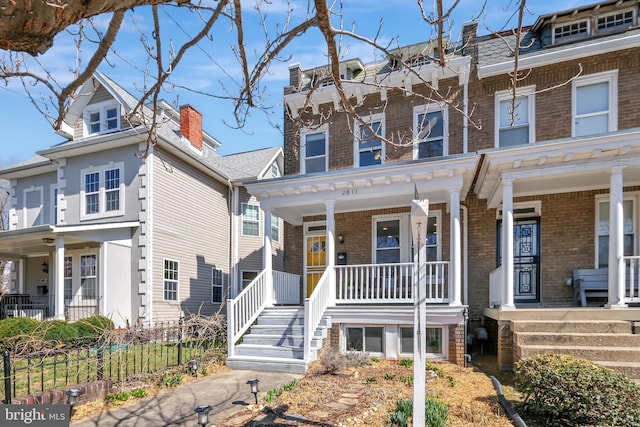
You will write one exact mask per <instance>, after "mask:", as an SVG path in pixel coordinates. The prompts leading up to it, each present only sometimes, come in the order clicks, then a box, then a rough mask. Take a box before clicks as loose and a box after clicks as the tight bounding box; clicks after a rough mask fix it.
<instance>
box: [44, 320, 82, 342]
mask: <svg viewBox="0 0 640 427" xmlns="http://www.w3.org/2000/svg"><path fill="white" fill-rule="evenodd" d="M38 331H40V332H41V333H42V337H43V338H44V340H45V341H52V342H56V343H70V342H72V341H74V340H76V339H77V337H78V328H77V327H76V325H75V324H73V323H68V322H65V321H64V320H47V321H44V322H42V323H40V325H39V326H38Z"/></svg>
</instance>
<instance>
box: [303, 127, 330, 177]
mask: <svg viewBox="0 0 640 427" xmlns="http://www.w3.org/2000/svg"><path fill="white" fill-rule="evenodd" d="M301 143H302V147H301V150H300V151H301V152H302V153H303V155H302V156H301V162H302V163H301V165H300V168H301V171H300V172H301V173H314V172H325V171H326V170H327V134H326V132H323V131H320V132H313V133H304V134H302V137H301Z"/></svg>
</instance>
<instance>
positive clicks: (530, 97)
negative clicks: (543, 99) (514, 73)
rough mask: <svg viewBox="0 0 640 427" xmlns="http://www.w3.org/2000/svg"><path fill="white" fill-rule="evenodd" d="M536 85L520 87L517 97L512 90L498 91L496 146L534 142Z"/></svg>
mask: <svg viewBox="0 0 640 427" xmlns="http://www.w3.org/2000/svg"><path fill="white" fill-rule="evenodd" d="M534 92H535V87H534V86H528V87H523V88H518V89H517V92H516V96H515V98H514V97H513V93H511V91H502V92H497V93H496V111H495V113H496V127H495V134H496V141H495V146H496V147H511V146H513V145H520V144H528V143H530V142H534V140H535V132H534V117H535V98H534Z"/></svg>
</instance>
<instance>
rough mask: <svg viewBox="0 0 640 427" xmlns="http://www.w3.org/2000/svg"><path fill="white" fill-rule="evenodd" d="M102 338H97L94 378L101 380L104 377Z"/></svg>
mask: <svg viewBox="0 0 640 427" xmlns="http://www.w3.org/2000/svg"><path fill="white" fill-rule="evenodd" d="M104 346H105V344H104V340H103V339H102V338H100V339H99V340H98V354H97V356H98V360H97V362H96V379H97V380H99V381H101V380H103V379H104Z"/></svg>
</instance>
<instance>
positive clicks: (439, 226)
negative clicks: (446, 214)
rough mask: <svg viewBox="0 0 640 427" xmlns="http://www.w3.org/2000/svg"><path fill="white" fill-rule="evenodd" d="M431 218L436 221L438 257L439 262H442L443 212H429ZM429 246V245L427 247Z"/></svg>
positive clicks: (438, 210)
mask: <svg viewBox="0 0 640 427" xmlns="http://www.w3.org/2000/svg"><path fill="white" fill-rule="evenodd" d="M429 218H435V219H436V236H437V237H436V254H437V255H436V256H437V257H438V259H437V261H442V232H441V231H440V230H442V211H441V210H440V209H437V210H433V211H429ZM425 246H428V245H425Z"/></svg>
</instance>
